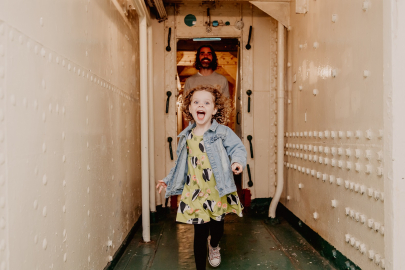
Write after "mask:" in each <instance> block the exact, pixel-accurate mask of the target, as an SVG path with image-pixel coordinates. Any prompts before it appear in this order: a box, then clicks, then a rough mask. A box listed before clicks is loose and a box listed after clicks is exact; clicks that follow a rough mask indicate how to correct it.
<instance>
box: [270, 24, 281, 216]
mask: <svg viewBox="0 0 405 270" xmlns="http://www.w3.org/2000/svg"><path fill="white" fill-rule="evenodd" d="M284 31H285V30H284V26H283V25H282V24H281V23H280V22H278V31H277V52H278V53H277V187H276V192H275V194H274V197H273V199H272V200H271V204H270V207H269V217H271V218H275V217H276V209H277V204H278V202H279V201H280V197H281V193H282V192H283V186H284V168H283V164H284V72H285V70H284V50H285V44H284Z"/></svg>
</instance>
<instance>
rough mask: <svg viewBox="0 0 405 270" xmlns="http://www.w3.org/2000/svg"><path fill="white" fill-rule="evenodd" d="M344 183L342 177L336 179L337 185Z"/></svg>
mask: <svg viewBox="0 0 405 270" xmlns="http://www.w3.org/2000/svg"><path fill="white" fill-rule="evenodd" d="M342 184H343V179H342V178H337V179H336V185H338V186H341V185H342Z"/></svg>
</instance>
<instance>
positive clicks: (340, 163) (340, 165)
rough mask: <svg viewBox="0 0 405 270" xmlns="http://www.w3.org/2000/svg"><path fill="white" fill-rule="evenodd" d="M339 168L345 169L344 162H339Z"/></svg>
mask: <svg viewBox="0 0 405 270" xmlns="http://www.w3.org/2000/svg"><path fill="white" fill-rule="evenodd" d="M338 167H339V168H341V169H343V160H339V161H338Z"/></svg>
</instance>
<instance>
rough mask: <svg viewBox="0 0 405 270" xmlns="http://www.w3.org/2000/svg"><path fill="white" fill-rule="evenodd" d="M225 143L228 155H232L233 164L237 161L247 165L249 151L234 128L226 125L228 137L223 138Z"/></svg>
mask: <svg viewBox="0 0 405 270" xmlns="http://www.w3.org/2000/svg"><path fill="white" fill-rule="evenodd" d="M223 145H224V147H225V149H226V152H227V154H228V156H230V157H231V164H233V163H235V162H237V163H239V164H240V165H242V167H243V168H245V167H246V159H247V151H246V148H245V146H244V145H243V143H242V141H241V140H240V139H239V137H238V136H237V135H236V134H235V132H233V130H232V129H230V128H229V127H226V137H225V139H224V140H223Z"/></svg>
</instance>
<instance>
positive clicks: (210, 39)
mask: <svg viewBox="0 0 405 270" xmlns="http://www.w3.org/2000/svg"><path fill="white" fill-rule="evenodd" d="M220 40H221V38H217V37H212V38H193V41H220Z"/></svg>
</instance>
